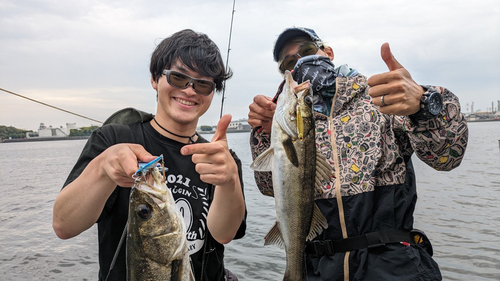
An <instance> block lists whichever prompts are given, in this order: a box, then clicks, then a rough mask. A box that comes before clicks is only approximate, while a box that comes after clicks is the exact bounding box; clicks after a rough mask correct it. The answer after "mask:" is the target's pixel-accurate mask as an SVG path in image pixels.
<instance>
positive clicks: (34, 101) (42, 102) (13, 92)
mask: <svg viewBox="0 0 500 281" xmlns="http://www.w3.org/2000/svg"><path fill="white" fill-rule="evenodd" d="M0 90H2V91H4V92H7V93H9V94H12V95H15V96H18V97H21V98H24V99H27V100H30V101H33V102H37V103H39V104H43V105H45V106H48V107H52V108H55V109H57V110H60V111H64V112H66V113H69V114H73V115H76V116H78V117H82V118H85V119H88V120H91V121H94V122H98V123H101V124H102V123H103V122H102V121H99V120H95V119H92V118H89V117H86V116H83V115H80V114H77V113H74V112H71V111H68V110H66V109H62V108H59V107H56V106H53V105H50V104H47V103H44V102H41V101H37V100H35V99H32V98H28V97H26V96H23V95H20V94H16V93H14V92H11V91H7V90H5V89H2V88H0Z"/></svg>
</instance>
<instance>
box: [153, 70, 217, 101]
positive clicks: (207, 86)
mask: <svg viewBox="0 0 500 281" xmlns="http://www.w3.org/2000/svg"><path fill="white" fill-rule="evenodd" d="M162 73H163V74H165V76H166V77H167V82H168V84H170V85H172V86H173V87H176V88H179V89H186V88H187V87H189V85H190V84H192V85H193V89H194V91H195V92H196V93H197V94H199V95H202V96H208V95H210V94H211V93H212V92H213V91H214V89H215V83H214V82H212V81H208V80H203V79H197V78H193V77H191V76H189V75H186V74H184V73H181V72H178V71H174V70H167V69H164V70H163V72H162Z"/></svg>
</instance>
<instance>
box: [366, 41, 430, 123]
mask: <svg viewBox="0 0 500 281" xmlns="http://www.w3.org/2000/svg"><path fill="white" fill-rule="evenodd" d="M381 56H382V60H383V61H384V62H385V64H386V65H387V67H388V68H389V72H385V73H381V74H376V75H373V76H372V77H370V78H369V79H368V86H370V88H369V89H368V94H369V95H370V96H371V97H372V102H373V104H375V105H378V106H380V112H382V113H384V114H394V115H411V114H414V113H416V112H417V111H419V109H420V98H421V97H422V95H423V94H424V93H425V90H424V89H423V88H422V87H421V86H420V85H418V84H417V83H416V82H415V81H413V79H412V78H411V75H410V73H409V72H408V71H407V70H406V69H405V68H404V67H403V66H402V65H401V64H400V63H399V62H398V61H397V60H396V58H394V56H393V55H392V52H391V49H390V47H389V43H384V44H382V47H381Z"/></svg>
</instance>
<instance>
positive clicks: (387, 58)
mask: <svg viewBox="0 0 500 281" xmlns="http://www.w3.org/2000/svg"><path fill="white" fill-rule="evenodd" d="M380 54H381V56H382V59H383V60H384V62H385V64H386V65H387V67H388V68H389V71H393V70H396V69H399V68H403V66H402V65H401V64H400V63H399V62H398V61H397V60H396V58H394V56H393V55H392V52H391V48H390V47H389V43H384V44H382V47H381V48H380Z"/></svg>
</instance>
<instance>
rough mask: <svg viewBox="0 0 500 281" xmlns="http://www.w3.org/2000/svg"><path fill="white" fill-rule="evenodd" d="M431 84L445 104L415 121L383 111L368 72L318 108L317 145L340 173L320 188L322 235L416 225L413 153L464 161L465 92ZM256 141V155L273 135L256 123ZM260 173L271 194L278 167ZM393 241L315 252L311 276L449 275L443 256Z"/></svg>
mask: <svg viewBox="0 0 500 281" xmlns="http://www.w3.org/2000/svg"><path fill="white" fill-rule="evenodd" d="M429 88H430V89H433V90H435V91H437V92H439V93H441V95H442V98H443V110H442V111H441V112H440V113H439V114H438V115H437V116H436V117H434V118H432V119H430V120H427V121H421V122H419V123H418V124H413V123H412V121H411V120H410V118H409V117H407V116H395V115H386V114H382V113H380V111H379V110H378V107H377V106H375V105H374V104H373V103H372V99H371V97H370V96H369V95H368V91H367V90H368V87H367V83H366V77H365V76H363V75H361V74H358V75H357V76H354V77H338V78H337V80H336V89H337V90H336V94H335V97H334V101H333V103H332V104H333V105H332V107H333V108H332V110H331V112H332V114H331V116H325V115H322V114H319V113H316V114H315V118H316V119H315V123H316V147H317V149H318V150H320V151H321V152H322V153H323V154H324V155H325V156H326V158H327V160H328V162H329V163H330V164H331V166H332V168H333V170H334V175H335V176H334V177H333V178H331V180H330V181H323V185H322V189H321V192H317V193H316V204H317V205H318V207H320V209H321V211H322V212H323V214H324V215H325V217H326V218H327V220H328V223H329V227H328V229H326V230H325V231H324V232H323V233H322V234H321V235H320V236H319V237H316V238H315V240H316V239H317V240H328V239H331V240H340V239H344V238H348V237H353V236H357V235H361V234H366V233H369V232H375V231H381V230H387V229H400V230H407V231H409V230H412V229H413V211H414V208H415V204H416V200H417V192H416V180H415V172H414V169H413V165H412V162H411V161H412V159H411V156H412V154H413V153H415V154H416V155H417V156H418V158H419V159H420V160H422V161H424V162H425V163H426V164H427V165H429V166H431V167H433V168H434V169H436V170H443V171H449V170H451V169H453V168H456V167H458V166H459V165H460V163H461V161H462V158H463V156H464V153H465V149H466V146H467V139H468V127H467V123H466V121H465V118H464V116H463V115H462V114H461V112H460V104H459V101H458V98H457V97H456V96H455V95H454V94H453V93H451V92H450V91H449V90H447V89H445V88H442V87H434V86H430V87H429ZM250 146H251V150H252V156H253V158H254V159H255V157H257V156H258V155H259V154H261V153H262V152H263V151H264V150H266V149H267V148H268V147H269V146H270V136H269V135H267V134H265V133H259V132H258V130H256V129H254V130H253V131H252V133H251V137H250ZM255 181H256V183H257V186H258V188H259V190H260V191H261V192H262V193H263V194H264V195H269V196H272V195H273V188H272V177H271V172H255ZM401 247H403V248H401ZM386 248H387V249H386V250H385V251H384V252H383V253H377V254H374V253H371V252H370V251H368V249H361V250H355V251H351V252H347V253H335V254H334V255H333V256H322V257H315V256H311V255H308V257H307V266H308V268H307V269H308V280H389V279H391V280H392V278H396V279H397V280H407V278H410V277H411V278H413V277H415V278H423V279H422V280H440V279H441V275H440V272H439V268H438V266H437V264H436V263H435V262H434V261H433V260H432V258H431V257H430V255H428V254H427V253H426V252H425V251H424V250H422V249H421V248H419V247H418V246H414V245H412V246H408V247H405V246H403V245H390V246H387V247H386ZM402 250H403V251H404V252H398V251H402ZM372 255H376V256H375V257H374V256H372ZM384 261H385V262H384ZM384 268H385V269H386V270H384ZM394 268H398V270H394ZM381 269H382V270H381ZM401 278H402V279H401ZM412 280H413V279H412ZM417 280H421V279H417Z"/></svg>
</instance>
